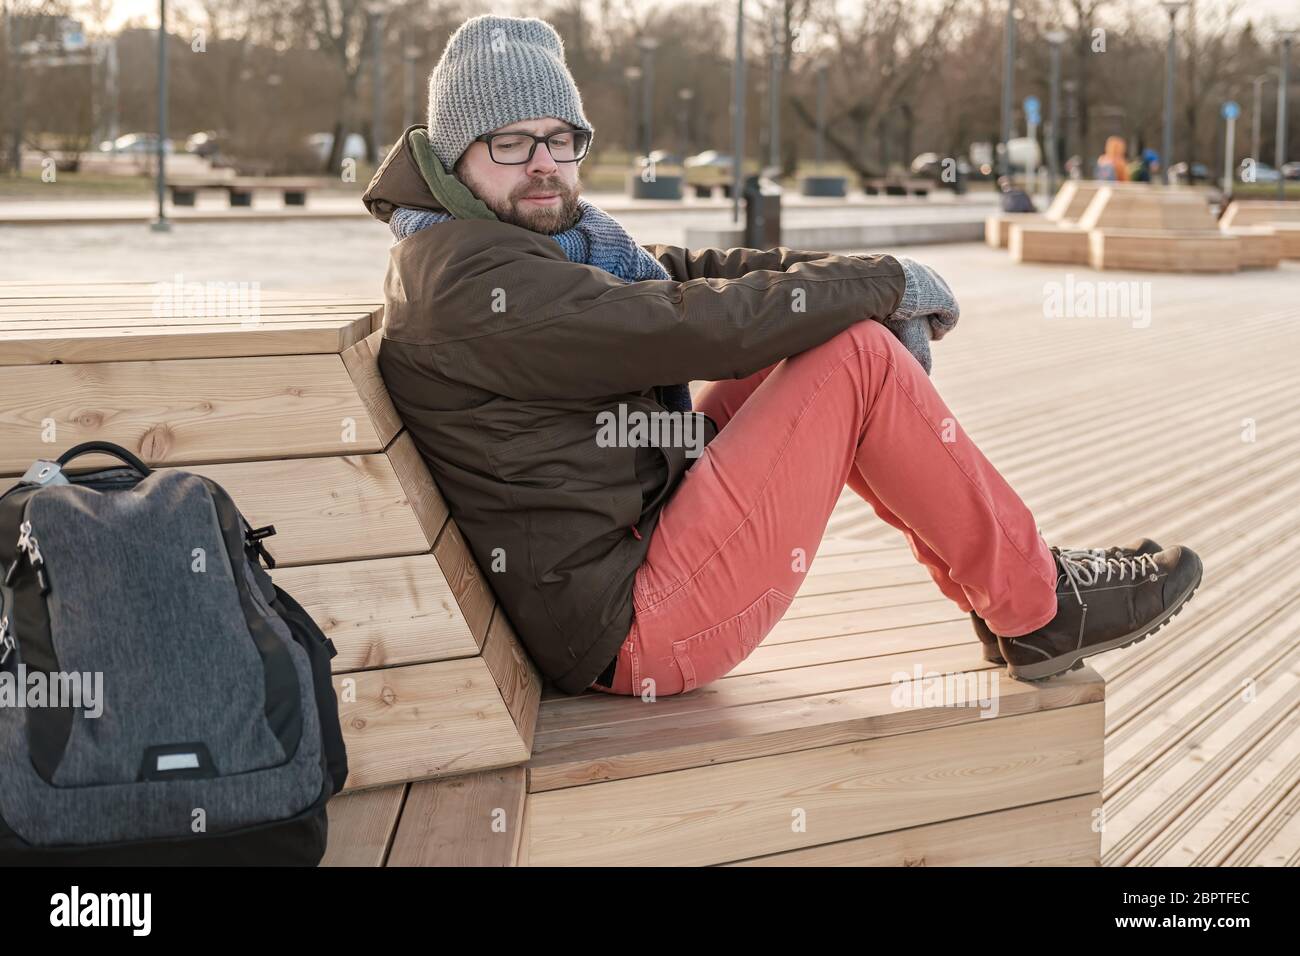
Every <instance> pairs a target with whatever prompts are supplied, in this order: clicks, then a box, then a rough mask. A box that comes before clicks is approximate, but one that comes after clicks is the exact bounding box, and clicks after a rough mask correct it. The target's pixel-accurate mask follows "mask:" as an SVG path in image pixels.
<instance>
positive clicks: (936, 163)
mask: <svg viewBox="0 0 1300 956" xmlns="http://www.w3.org/2000/svg"><path fill="white" fill-rule="evenodd" d="M948 159H951V160H952V162H953V164H954V165H953V166H951V167H948V166H945V165H944V161H945V160H948ZM947 168H951V169H953V171H954V172H955V173H956V174H957V177H958V178H959V179H969V178H970V176H971V173H972V172H974V169H973V168H972V167H971V164H970V163H969V162H967V160H966V157H965V156H957V157H955V158H953V157H947V156H940V155H939V154H938V153H921V154H920V155H919V156H917V157H916V159H914V160H912V175H913V176H921V177H923V178H925V179H933V180H935V181H938V182H942V181H943V174H944V170H945V169H947Z"/></svg>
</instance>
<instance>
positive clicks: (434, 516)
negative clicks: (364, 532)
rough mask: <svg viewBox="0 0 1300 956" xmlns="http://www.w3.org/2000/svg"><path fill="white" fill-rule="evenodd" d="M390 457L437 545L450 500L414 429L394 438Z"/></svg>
mask: <svg viewBox="0 0 1300 956" xmlns="http://www.w3.org/2000/svg"><path fill="white" fill-rule="evenodd" d="M388 460H389V461H390V462H392V466H393V473H394V474H396V475H397V479H398V481H400V482H401V483H402V491H403V492H404V493H405V495H406V501H407V504H408V505H410V508H411V511H412V512H413V513H414V515H415V518H416V520H417V521H419V522H420V527H421V528H423V529H424V536H425V538H426V539H427V540H428V542H429V547H433V543H434V542H435V541H437V540H438V535H439V534H441V533H442V529H443V526H444V525H445V524H446V522H447V515H448V510H447V502H446V501H444V500H443V497H442V492H440V491H439V490H438V486H437V485H436V484H434V482H433V477H432V476H431V475H430V474H429V468H428V466H427V465H425V463H424V459H423V458H422V457H420V453H419V451H417V450H416V447H415V442H414V441H413V440H412V438H411V435H410V432H405V431H404V432H402V433H400V434H399V435H398V436H397V437H396V438H395V439H393V441H392V443H391V444H390V445H389V446H388ZM483 627H484V628H486V627H487V622H486V621H484V622H483ZM478 633H480V634H481V633H482V632H481V631H480V632H478Z"/></svg>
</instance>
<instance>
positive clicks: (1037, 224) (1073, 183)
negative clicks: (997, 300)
mask: <svg viewBox="0 0 1300 956" xmlns="http://www.w3.org/2000/svg"><path fill="white" fill-rule="evenodd" d="M1101 185H1102V184H1101V183H1099V182H1097V181H1095V180H1086V179H1067V180H1066V181H1065V182H1064V183H1062V184H1061V188H1060V189H1058V190H1057V191H1056V195H1055V196H1053V197H1052V202H1051V205H1049V206H1048V207H1047V209H1046V210H1045V211H1043V212H1041V213H1037V212H1000V213H995V214H994V215H992V216H989V217H988V218H987V219H985V220H984V241H985V242H986V243H987V244H988V245H990V246H992V247H993V248H994V249H1006V248H1008V246H1009V245H1010V243H1011V236H1012V232H1013V231H1014V229H1015V228H1017V227H1018V228H1021V229H1029V228H1032V229H1035V230H1041V231H1044V232H1048V233H1052V232H1053V231H1054V229H1053V227H1054V226H1060V225H1069V224H1071V223H1073V222H1074V221H1075V220H1076V219H1078V218H1079V216H1081V215H1083V211H1084V210H1085V209H1086V208H1088V203H1089V202H1090V201H1091V200H1092V197H1093V196H1094V195H1095V194H1096V192H1097V190H1098V189H1100V188H1101ZM1020 242H1021V240H1017V243H1018V244H1019V243H1020ZM1017 248H1018V249H1019V245H1018V246H1017ZM1012 258H1015V259H1016V261H1023V260H1022V259H1021V258H1019V253H1018V252H1013V253H1012ZM1029 261H1047V262H1055V261H1057V260H1055V259H1046V260H1029Z"/></svg>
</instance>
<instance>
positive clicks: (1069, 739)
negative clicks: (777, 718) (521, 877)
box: [528, 702, 1104, 866]
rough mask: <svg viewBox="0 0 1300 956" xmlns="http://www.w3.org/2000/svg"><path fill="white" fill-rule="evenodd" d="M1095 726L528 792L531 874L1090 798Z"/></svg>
mask: <svg viewBox="0 0 1300 956" xmlns="http://www.w3.org/2000/svg"><path fill="white" fill-rule="evenodd" d="M1103 720H1104V705H1103V704H1102V703H1100V702H1098V703H1093V704H1083V705H1080V706H1078V707H1064V708H1060V709H1057V710H1051V711H1046V712H1043V713H1036V714H1024V715H1019V716H1011V717H999V718H997V719H994V720H977V721H975V722H974V723H967V724H961V725H958V726H953V727H943V728H939V729H935V730H929V731H923V732H919V733H913V734H906V735H896V736H891V737H885V738H879V739H874V740H868V741H859V742H855V743H847V744H838V745H835V746H830V747H819V748H816V749H813V750H800V751H797V752H795V753H783V754H777V755H773V756H768V757H758V758H755V759H752V760H742V761H737V762H734V763H727V764H721V765H717V766H711V767H698V768H694V769H691V770H683V771H680V772H677V773H671V774H666V773H665V774H656V775H653V776H648V777H638V778H635V779H631V780H617V781H613V782H610V783H600V784H592V785H589V786H585V787H570V788H567V789H564V790H555V791H549V792H546V793H530V794H529V797H528V802H529V832H528V842H529V847H528V860H529V865H531V866H566V865H596V866H618V865H629V864H635V865H638V866H655V865H674V866H691V865H701V864H704V865H707V864H712V863H724V862H728V861H731V860H739V859H747V858H751V857H754V856H758V855H763V854H768V853H777V852H781V851H784V850H792V849H799V848H802V847H807V846H813V845H818V844H825V843H830V842H833V841H836V840H845V839H852V838H855V837H861V836H866V835H869V834H875V833H882V832H886V831H889V830H897V829H900V828H902V827H910V826H919V825H923V824H928V823H934V822H937V821H940V820H949V819H952V818H954V817H970V816H971V815H973V814H982V813H988V812H991V811H994V810H1002V809H1007V808H1009V807H1013V806H1021V805H1024V804H1029V803H1037V802H1041V801H1045V800H1056V799H1061V798H1064V797H1071V796H1077V795H1082V794H1091V793H1094V792H1096V791H1097V790H1098V789H1099V788H1100V784H1101V770H1102V766H1101V756H1102V747H1101V728H1102V722H1103ZM629 808H638V811H639V812H629ZM796 823H803V824H804V825H803V826H796V825H795V824H796ZM1076 825H1077V824H1076Z"/></svg>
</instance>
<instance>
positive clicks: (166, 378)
mask: <svg viewBox="0 0 1300 956" xmlns="http://www.w3.org/2000/svg"><path fill="white" fill-rule="evenodd" d="M349 423H351V425H350V426H349ZM92 439H101V440H102V439H106V440H108V441H113V442H116V443H117V444H119V445H123V446H124V447H126V448H127V449H128V450H130V451H133V452H135V453H136V454H137V455H139V456H140V457H141V458H142V459H144V461H145V462H146V463H148V464H151V465H153V464H171V465H181V464H193V463H198V462H214V461H247V460H251V459H266V458H283V457H286V456H292V455H342V454H347V455H353V454H359V453H365V452H372V451H378V450H379V449H380V448H381V447H382V446H381V444H380V442H379V439H378V436H377V435H376V434H375V431H374V428H373V427H372V425H371V423H370V416H369V415H368V414H367V413H366V411H365V407H364V406H363V405H362V404H361V401H360V400H359V399H358V398H357V392H356V388H355V387H354V386H353V384H352V380H351V379H350V378H349V377H348V374H347V371H346V370H345V369H344V367H343V362H342V359H340V358H339V357H338V356H337V355H294V356H263V357H253V358H240V359H201V360H194V359H184V360H177V361H165V362H108V363H95V364H87V365H28V366H5V367H3V368H0V475H15V474H22V473H23V471H25V470H26V469H27V467H28V465H30V464H31V462H32V461H33V460H34V459H36V458H40V457H43V456H48V455H49V454H50V452H51V450H52V448H57V449H58V450H62V449H64V448H68V447H71V446H72V445H74V444H76V443H78V442H83V441H90V440H92ZM107 461H108V459H106V458H104V457H103V456H94V457H87V458H85V459H80V460H79V465H82V466H86V467H102V466H103V464H104V463H105V462H107Z"/></svg>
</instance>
